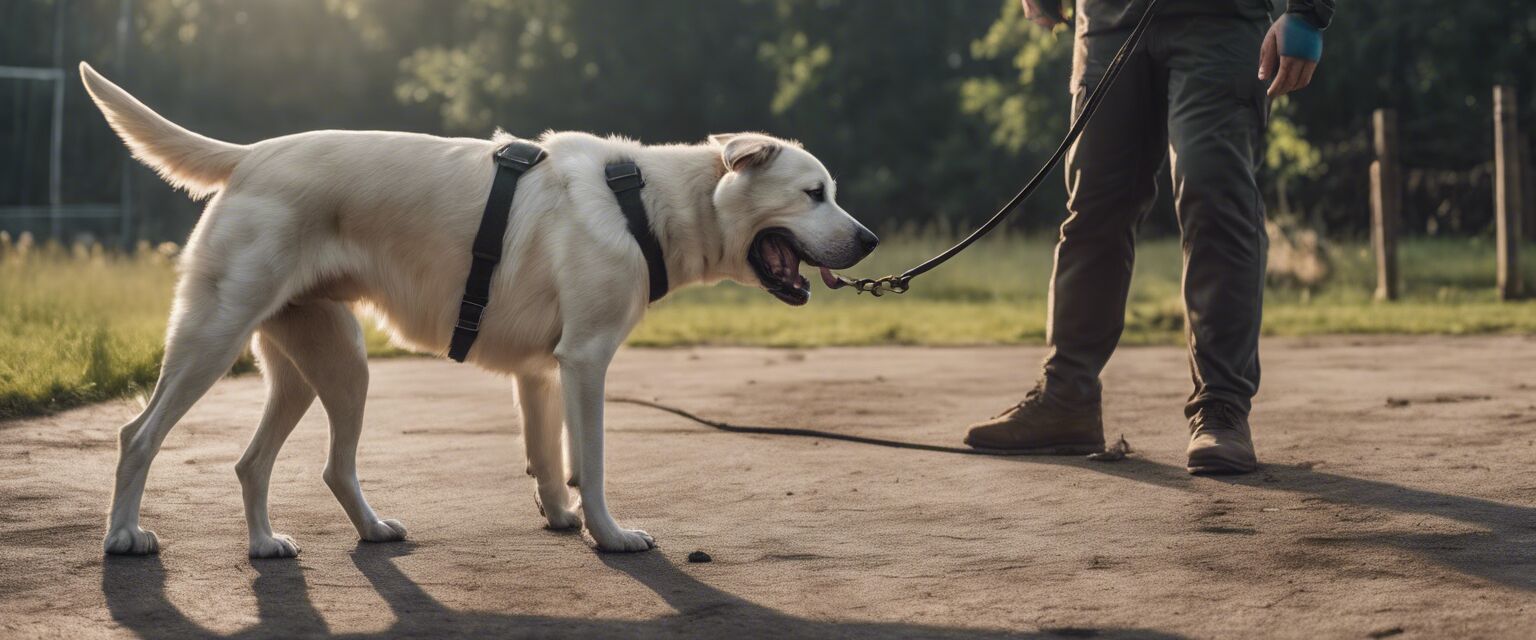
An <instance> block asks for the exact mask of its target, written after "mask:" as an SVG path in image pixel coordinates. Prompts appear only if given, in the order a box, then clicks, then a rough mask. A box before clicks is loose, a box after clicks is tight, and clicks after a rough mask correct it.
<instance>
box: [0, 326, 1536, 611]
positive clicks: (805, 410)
mask: <svg viewBox="0 0 1536 640" xmlns="http://www.w3.org/2000/svg"><path fill="white" fill-rule="evenodd" d="M1041 355H1042V351H1041V350H1039V349H1030V348H975V349H921V348H872V349H824V350H814V351H784V350H760V349H696V350H663V351H649V350H629V351H626V352H624V353H623V354H621V356H620V358H619V360H618V361H617V362H616V363H615V366H614V368H613V370H612V373H611V375H610V378H609V380H610V392H611V393H612V394H614V395H629V396H638V397H644V398H651V399H658V400H660V401H662V402H666V403H669V404H675V405H677V406H679V407H682V408H685V409H688V410H691V411H695V412H698V413H701V414H704V415H707V416H709V417H714V418H718V419H723V420H728V421H732V422H738V423H743V424H755V425H777V426H802V427H814V428H820V429H831V430H838V431H845V432H849V433H859V434H867V435H877V436H882V437H891V438H904V439H910V440H915V441H921V442H930V443H936V444H952V443H955V442H957V441H958V440H959V438H960V436H961V434H962V431H963V430H962V425H964V424H965V423H966V422H967V421H969V420H972V419H977V418H983V417H987V416H989V415H992V414H994V413H996V412H997V411H998V410H1000V409H1002V408H1003V407H1004V406H1006V405H1007V404H1009V403H1010V402H1011V401H1013V400H1015V399H1016V398H1017V397H1018V396H1019V395H1020V393H1021V391H1022V390H1023V389H1024V387H1025V385H1026V384H1027V383H1028V382H1029V381H1030V379H1031V377H1032V375H1033V373H1034V371H1035V367H1036V363H1037V362H1038V360H1039V358H1040V357H1041ZM1264 357H1265V363H1264V370H1265V381H1264V390H1263V392H1262V393H1261V395H1260V397H1259V398H1258V400H1257V404H1256V407H1255V411H1254V423H1255V426H1256V434H1257V442H1258V445H1259V450H1260V455H1261V457H1262V458H1263V461H1264V462H1265V466H1264V468H1263V469H1262V470H1261V471H1260V472H1259V473H1257V474H1254V475H1251V476H1246V477H1239V478H1227V479H1220V478H1192V477H1190V476H1188V475H1186V474H1185V473H1184V470H1183V467H1182V462H1183V460H1182V457H1181V455H1182V452H1183V447H1184V438H1185V436H1184V434H1185V427H1184V422H1183V418H1182V414H1181V407H1182V403H1183V400H1184V396H1185V395H1186V394H1187V392H1188V386H1189V379H1188V374H1187V370H1186V368H1185V361H1184V354H1183V352H1182V350H1180V349H1175V348H1144V349H1125V350H1123V351H1122V352H1121V353H1120V354H1119V355H1117V356H1116V358H1115V360H1114V363H1113V364H1112V365H1111V368H1110V370H1109V371H1108V372H1107V374H1106V387H1107V394H1108V395H1107V402H1106V419H1107V421H1108V425H1109V430H1110V432H1111V437H1113V436H1114V435H1115V434H1119V433H1122V432H1123V433H1124V434H1125V437H1126V438H1127V439H1128V440H1129V441H1130V442H1131V443H1132V445H1133V446H1134V447H1135V448H1136V450H1137V453H1136V455H1135V456H1133V457H1132V458H1131V459H1129V460H1126V461H1123V462H1119V463H1094V462H1088V461H1085V460H1082V459H1078V458H992V457H978V456H959V455H953V454H943V453H928V452H920V451H899V450H891V449H882V448H876V447H871V446H865V445H859V444H850V443H841V442H821V441H814V440H809V439H791V438H767V437H758V436H742V435H733V434H726V433H720V432H715V431H711V430H709V429H706V428H704V427H700V426H698V425H696V424H693V423H690V422H688V421H685V420H683V419H681V418H678V417H675V416H672V415H668V414H665V413H661V412H658V411H655V410H652V409H647V408H643V407H638V406H632V405H622V404H610V406H609V410H608V417H609V423H608V424H609V427H608V433H609V434H610V435H609V443H610V451H609V456H608V464H609V467H608V468H609V477H610V492H609V496H610V503H611V504H612V505H613V509H614V512H615V514H616V515H617V517H618V518H619V520H620V521H621V522H622V523H625V524H627V525H630V526H638V527H640V528H644V529H646V530H647V531H649V532H650V533H652V534H654V535H655V536H656V538H657V540H658V542H659V543H660V544H661V547H660V548H659V549H658V550H655V551H652V552H648V553H643V554H638V555H627V556H618V555H599V554H597V553H596V552H594V551H592V550H591V549H590V548H589V547H587V546H586V545H585V544H584V543H583V541H582V539H581V538H580V537H579V536H576V535H572V534H560V533H553V532H549V531H545V530H544V529H542V528H541V524H542V520H541V519H540V518H539V515H538V512H537V511H536V509H535V507H534V502H533V481H532V479H530V478H528V477H526V476H525V475H524V474H523V469H524V461H523V454H522V444H521V442H520V439H519V437H518V431H519V427H518V420H517V417H516V415H517V414H516V409H515V405H514V399H513V393H512V391H511V388H510V386H511V385H510V383H509V381H507V380H505V379H502V378H498V377H495V376H492V375H489V374H486V373H483V372H480V371H478V370H475V369H472V368H468V367H465V366H462V365H454V364H452V363H448V362H442V361H432V360H414V359H406V360H388V361H381V362H376V363H374V374H373V383H372V390H371V395H372V401H371V403H370V405H369V419H368V426H367V428H366V430H365V433H364V440H363V447H362V454H361V463H360V464H361V473H362V478H363V485H364V487H365V489H366V490H367V491H368V494H369V497H370V500H371V502H372V503H373V505H374V507H375V508H377V509H378V510H379V512H380V513H381V514H383V515H385V516H388V517H397V518H400V519H402V520H403V521H404V522H405V523H406V525H407V526H408V527H409V528H410V541H409V542H405V543H392V544H369V543H359V542H357V540H356V536H355V533H354V532H353V530H352V528H351V526H350V525H349V524H348V522H347V520H346V518H345V516H344V514H343V513H342V511H341V509H340V507H339V506H338V505H337V503H336V502H335V500H334V499H333V498H332V497H331V496H330V494H329V492H328V490H327V489H326V488H325V485H324V484H323V483H322V482H321V479H320V471H321V468H322V466H323V464H324V455H325V454H324V449H325V443H326V427H325V416H324V412H323V411H322V410H321V409H319V408H318V405H316V406H317V408H315V409H313V410H312V411H311V412H310V415H309V416H307V417H306V418H305V422H304V424H302V425H300V427H299V429H298V431H297V432H296V433H295V434H294V436H293V438H292V439H291V440H290V441H289V444H288V446H287V448H286V450H285V451H284V453H283V456H282V457H281V458H280V459H279V461H278V464H277V470H276V472H275V474H274V477H273V489H272V512H273V522H274V526H275V527H276V528H277V530H278V531H281V532H285V533H289V534H292V535H293V536H294V537H295V538H296V539H297V540H298V542H299V544H300V545H302V546H303V553H302V554H301V555H300V556H299V558H298V559H297V560H296V561H295V560H268V561H251V560H248V559H247V558H246V556H245V551H246V550H245V529H244V524H243V520H242V512H241V506H240V491H239V489H238V485H237V483H236V481H235V477H234V473H233V470H232V468H233V464H234V462H235V460H236V459H237V458H238V457H239V455H240V452H241V450H242V449H243V448H244V446H245V443H246V440H247V438H248V437H249V435H250V432H251V431H252V429H253V427H254V425H255V423H256V421H257V419H258V417H259V415H260V411H261V405H262V398H263V388H262V383H261V380H260V379H259V378H257V377H254V376H246V377H241V378H235V379H230V380H226V381H224V382H222V383H220V384H219V385H218V386H217V387H215V389H214V390H213V391H212V392H211V393H210V394H209V396H208V397H207V398H205V399H204V400H203V402H202V403H201V404H199V405H198V406H197V408H195V409H194V410H193V412H192V413H191V414H190V415H189V416H188V417H187V418H186V419H185V420H184V421H183V422H182V423H181V425H180V426H179V427H177V429H176V430H175V431H173V432H172V433H171V435H170V437H169V438H168V439H167V440H166V444H165V448H164V450H163V452H162V453H161V455H160V458H159V459H158V460H157V462H156V463H155V466H154V469H153V471H152V472H151V474H150V482H149V491H148V494H147V496H146V500H145V507H144V523H145V526H146V527H147V528H151V529H154V530H156V531H157V532H158V533H159V534H160V538H161V542H162V544H163V545H164V548H163V550H162V552H161V554H160V555H159V556H152V557H143V558H103V556H102V554H101V535H102V533H103V525H104V518H105V515H104V514H105V512H106V507H107V502H108V499H109V496H110V488H109V483H110V482H111V478H112V469H113V463H114V459H115V456H116V451H115V437H114V434H115V431H116V427H117V426H118V425H119V424H121V423H123V422H126V421H127V420H128V419H129V418H130V417H131V416H132V414H134V413H135V409H136V404H135V403H132V402H119V403H112V404H106V405H99V406H94V407H89V408H85V409H81V410H77V411H71V412H68V413H64V414H60V415H56V416H51V417H46V418H40V419H35V420H26V421H20V422H11V423H3V424H0V461H3V462H0V635H3V636H7V637H60V638H72V639H73V638H95V637H120V636H132V635H139V636H144V637H154V638H162V637H209V636H230V637H305V636H323V635H344V636H349V637H373V636H389V637H395V636H435V635H457V636H493V635H494V636H514V637H523V636H533V637H655V636H691V637H699V636H731V637H755V636H767V635H776V636H788V637H865V636H880V637H886V636H914V637H917V636H921V637H954V638H970V637H1004V636H1008V637H1012V636H1036V637H1077V638H1081V637H1168V638H1174V637H1204V638H1221V637H1226V638H1237V637H1260V636H1262V637H1294V638H1314V637H1338V638H1384V637H1404V638H1418V637H1424V638H1441V637H1453V636H1456V637H1530V634H1531V633H1532V631H1531V630H1532V629H1533V628H1536V465H1533V463H1532V461H1533V459H1536V337H1492V338H1464V339H1450V338H1411V339H1410V338H1376V339H1345V338H1337V339H1325V340H1270V341H1267V342H1266V343H1265V351H1264ZM695 550H703V551H706V552H708V553H709V554H711V555H712V556H713V558H714V561H713V562H712V563H709V564H690V563H688V562H687V559H686V558H687V556H688V554H689V552H692V551H695Z"/></svg>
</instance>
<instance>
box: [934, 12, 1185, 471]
mask: <svg viewBox="0 0 1536 640" xmlns="http://www.w3.org/2000/svg"><path fill="white" fill-rule="evenodd" d="M1127 35H1128V32H1117V33H1108V34H1101V35H1095V36H1090V37H1086V38H1079V39H1078V41H1077V46H1076V52H1075V55H1074V60H1073V72H1072V77H1073V80H1072V87H1073V90H1072V92H1073V114H1074V117H1075V116H1076V115H1077V114H1080V113H1081V111H1082V109H1083V104H1084V102H1085V101H1086V100H1087V97H1088V94H1089V93H1090V92H1091V91H1092V90H1093V88H1094V87H1095V86H1097V85H1098V82H1099V81H1100V79H1102V78H1103V75H1104V72H1105V70H1106V69H1107V67H1108V66H1109V61H1110V60H1111V59H1112V58H1113V57H1114V55H1115V52H1116V51H1117V50H1118V49H1119V48H1120V45H1121V44H1122V43H1123V42H1124V41H1125V37H1126V36H1127ZM1163 86H1164V85H1163V77H1162V76H1161V74H1160V73H1158V72H1157V70H1156V69H1155V67H1154V66H1153V65H1152V64H1151V61H1150V59H1149V58H1148V56H1147V54H1146V53H1145V48H1143V49H1142V50H1141V51H1138V52H1137V53H1136V54H1134V55H1133V56H1132V58H1131V59H1130V60H1129V62H1128V64H1127V66H1126V68H1125V70H1124V71H1123V72H1122V73H1121V74H1120V77H1119V80H1117V81H1116V83H1115V86H1114V87H1112V88H1111V89H1110V90H1109V94H1108V95H1107V96H1105V100H1104V102H1103V103H1102V104H1101V106H1100V108H1099V110H1098V113H1097V114H1096V115H1095V116H1094V118H1093V121H1092V122H1091V123H1090V124H1089V126H1088V128H1087V129H1086V130H1085V131H1084V132H1083V135H1082V137H1081V138H1079V139H1078V141H1077V144H1075V145H1073V147H1072V149H1071V151H1070V152H1069V153H1068V155H1067V159H1066V179H1067V192H1068V202H1067V208H1068V211H1069V212H1070V216H1069V217H1068V219H1067V221H1066V222H1065V223H1064V224H1062V226H1061V237H1060V241H1059V243H1058V244H1057V246H1056V266H1055V270H1054V272H1053V273H1052V276H1051V294H1050V310H1049V312H1048V313H1049V316H1048V319H1047V321H1048V323H1049V324H1048V328H1047V343H1048V344H1049V346H1050V348H1051V350H1050V354H1049V355H1048V356H1047V357H1046V359H1045V362H1044V364H1043V368H1044V376H1043V380H1042V382H1041V384H1040V386H1039V387H1038V388H1036V389H1035V390H1033V391H1031V392H1030V393H1029V395H1028V396H1027V397H1026V398H1025V399H1024V400H1023V401H1022V402H1020V403H1019V404H1018V405H1016V406H1014V407H1011V408H1009V409H1007V410H1006V411H1004V412H1003V413H1002V414H1000V415H998V416H996V417H994V418H992V419H991V420H987V421H985V422H981V423H977V424H974V425H972V427H971V430H970V432H969V433H968V434H967V436H966V439H965V441H966V443H967V444H969V445H971V446H973V447H977V448H980V449H992V450H1000V451H1009V452H1015V453H1038V454H1062V455H1076V454H1081V453H1085V452H1086V453H1092V452H1095V451H1099V450H1102V449H1103V446H1104V429H1103V424H1102V421H1101V419H1100V411H1099V371H1101V370H1102V369H1103V368H1104V365H1105V363H1107V362H1108V361H1109V356H1110V354H1111V353H1113V352H1114V350H1115V345H1116V344H1117V343H1118V342H1119V340H1120V332H1121V331H1122V330H1123V329H1124V328H1125V299H1126V295H1127V293H1128V292H1129V290H1130V283H1131V266H1132V263H1133V262H1134V260H1135V234H1136V224H1137V223H1138V222H1139V221H1140V220H1141V218H1142V217H1144V216H1145V215H1146V213H1147V211H1149V210H1150V209H1151V207H1152V203H1153V201H1154V200H1155V198H1156V196H1157V184H1156V179H1157V171H1158V168H1159V167H1160V166H1161V165H1162V162H1163V158H1164V156H1165V154H1166V152H1167V151H1166V149H1167V134H1166V131H1165V129H1164V126H1163V123H1164V122H1165V121H1166V118H1165V115H1164V111H1163V105H1164V103H1165V99H1164V92H1163Z"/></svg>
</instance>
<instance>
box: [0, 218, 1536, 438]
mask: <svg viewBox="0 0 1536 640" xmlns="http://www.w3.org/2000/svg"><path fill="white" fill-rule="evenodd" d="M1049 240H1050V239H1049V238H1046V237H1039V238H1024V237H1021V236H1018V235H1013V236H1007V235H1004V236H999V237H995V238H990V239H988V240H986V241H983V242H981V243H979V244H977V245H976V246H975V247H973V248H972V249H971V250H969V251H967V252H966V253H964V254H962V255H961V256H960V257H959V258H957V259H956V260H955V261H954V262H952V263H950V264H948V265H946V266H944V267H943V268H941V269H939V270H938V271H935V272H932V273H930V274H928V275H926V276H924V277H923V278H922V279H920V280H918V281H917V282H916V286H915V287H914V288H913V291H912V292H911V293H909V294H907V295H904V296H892V295H886V296H885V297H882V298H878V299H877V298H874V297H871V296H869V295H862V296H861V295H854V294H853V293H851V292H846V291H827V290H825V289H823V288H821V287H820V286H819V285H817V286H816V288H817V291H816V293H815V296H814V299H813V300H812V302H811V304H810V305H808V306H806V307H802V308H794V307H789V306H786V305H784V304H782V303H780V302H778V301H776V300H774V299H773V298H772V297H770V296H768V295H766V294H764V293H763V292H761V291H758V290H756V289H752V288H748V287H742V286H736V285H720V286H716V287H701V288H695V289H689V290H685V291H681V292H678V293H676V294H674V295H673V296H671V297H669V298H668V299H667V300H666V301H665V302H662V303H661V304H658V305H656V306H655V307H654V308H653V309H652V310H651V312H650V314H649V315H648V316H647V317H646V320H645V322H644V323H642V324H641V326H640V327H639V328H638V329H637V330H636V331H635V333H634V335H633V336H632V337H631V338H630V344H631V345H633V346H647V347H671V346H682V345H762V346H778V347H808V346H823V345H889V344H898V345H970V344H1036V345H1038V344H1041V343H1043V342H1044V339H1045V311H1046V296H1047V284H1048V280H1049V277H1050V270H1051V251H1052V245H1051V243H1050V241H1049ZM947 244H948V243H947V240H945V239H942V238H917V237H907V238H895V239H889V240H887V242H886V243H885V244H884V245H882V247H881V249H880V251H878V252H876V253H875V255H874V256H872V257H871V259H870V260H869V261H868V262H866V263H865V264H863V265H860V266H859V267H858V268H856V269H852V270H850V272H851V273H853V274H857V275H869V276H877V275H885V274H887V273H892V272H896V271H900V270H901V269H903V268H905V267H908V266H910V265H912V264H916V263H917V262H919V261H920V260H922V259H923V258H926V257H927V256H929V255H932V254H933V253H935V252H937V251H939V250H941V249H943V248H944V247H945V246H947ZM1399 250H1400V251H1401V253H1402V269H1403V276H1404V287H1403V290H1404V300H1403V301H1401V302H1397V303H1393V304H1378V303H1375V302H1372V301H1371V292H1372V290H1373V288H1374V280H1373V278H1374V275H1373V271H1372V262H1371V255H1370V252H1369V249H1367V248H1366V247H1364V246H1362V245H1358V244H1352V245H1342V246H1336V247H1335V249H1334V251H1333V256H1334V268H1335V274H1334V277H1333V279H1332V281H1331V282H1330V283H1329V284H1328V285H1326V286H1325V287H1323V288H1322V289H1321V290H1318V291H1300V290H1296V289H1284V288H1272V289H1271V290H1270V291H1269V293H1268V302H1267V305H1266V309H1265V324H1264V331H1265V334H1266V335H1318V334H1337V333H1405V334H1427V333H1435V334H1457V335H1460V334H1483V333H1536V302H1521V303H1500V302H1498V300H1497V299H1496V297H1495V295H1494V290H1493V285H1494V278H1493V253H1494V249H1493V246H1492V243H1491V242H1489V241H1487V240H1466V239H1459V240H1414V241H1409V242H1406V243H1404V245H1403V246H1402V247H1401V248H1400V249H1399ZM1527 251H1528V252H1529V253H1526V255H1536V247H1531V248H1530V249H1527ZM1532 262H1536V261H1532ZM1532 266H1536V265H1532V264H1528V266H1527V269H1526V279H1527V282H1536V268H1531V267H1532ZM1179 273H1180V255H1179V246H1178V242H1177V241H1175V240H1156V241H1150V242H1144V243H1142V245H1141V247H1140V249H1139V253H1138V261H1137V267H1136V278H1135V283H1134V285H1133V288H1132V292H1131V300H1130V303H1129V306H1128V309H1127V313H1126V333H1125V338H1124V339H1123V340H1122V342H1123V343H1124V344H1177V343H1180V342H1181V341H1182V340H1183V337H1182V332H1183V324H1184V318H1183V306H1182V304H1181V302H1180V298H1179ZM813 280H814V278H813ZM174 283H175V270H174V247H170V246H168V247H166V248H165V249H164V250H155V249H150V248H148V247H142V248H141V249H140V250H139V251H138V252H137V253H135V254H134V255H132V256H115V255H112V254H109V253H105V252H103V251H101V249H100V248H99V247H98V248H94V249H90V248H84V247H77V248H75V249H73V250H64V249H61V248H58V247H51V248H39V247H32V246H24V245H23V244H21V243H12V242H10V241H8V240H5V239H0V419H4V418H8V417H15V416H23V415H35V414H38V413H45V412H48V411H54V410H58V409H62V408H66V407H70V406H76V405H79V404H82V403H86V402H93V401H97V400H103V399H108V398H116V397H122V396H125V395H130V394H133V393H137V392H141V391H143V390H146V389H147V388H148V387H149V386H150V385H152V384H153V383H154V379H155V376H156V374H157V372H158V367H159V360H160V355H161V350H162V347H161V345H162V342H163V338H164V332H165V323H166V316H167V314H168V312H169V307H170V302H171V291H172V287H173V286H174ZM365 326H367V325H366V324H365ZM367 343H368V349H369V353H370V354H371V355H374V356H381V355H394V354H399V353H403V352H402V351H400V350H399V349H396V348H394V347H392V346H391V345H390V344H389V343H388V340H387V338H386V337H385V336H384V334H382V333H381V332H379V331H377V330H375V329H373V328H372V327H371V326H370V327H369V331H368V335H367ZM251 366H252V363H251V360H250V357H249V356H248V355H247V356H245V357H244V358H243V359H242V361H241V362H240V363H238V364H237V365H236V368H237V370H242V369H243V370H249V369H250V368H251Z"/></svg>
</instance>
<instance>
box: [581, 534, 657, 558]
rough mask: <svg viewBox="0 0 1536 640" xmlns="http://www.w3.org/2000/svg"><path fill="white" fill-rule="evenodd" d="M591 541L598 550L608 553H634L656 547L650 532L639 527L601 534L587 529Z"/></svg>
mask: <svg viewBox="0 0 1536 640" xmlns="http://www.w3.org/2000/svg"><path fill="white" fill-rule="evenodd" d="M587 533H588V534H589V535H591V536H592V541H593V542H594V543H596V544H597V550H598V551H606V552H609V553H634V552H636V551H649V550H651V549H655V548H656V539H655V538H652V537H651V534H649V533H646V532H644V531H641V530H639V529H615V530H613V531H611V532H606V533H603V534H601V535H599V534H598V532H596V531H591V530H588V531H587Z"/></svg>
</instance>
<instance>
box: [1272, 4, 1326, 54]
mask: <svg viewBox="0 0 1536 640" xmlns="http://www.w3.org/2000/svg"><path fill="white" fill-rule="evenodd" d="M1280 20H1281V21H1282V22H1284V24H1283V25H1281V31H1280V55H1282V56H1286V57H1290V58H1301V59H1303V60H1311V61H1313V62H1317V61H1318V60H1321V59H1322V58H1323V32H1322V30H1321V29H1318V28H1317V27H1316V26H1314V25H1313V24H1312V23H1311V22H1309V21H1307V19H1306V18H1303V17H1301V16H1296V15H1291V14H1289V13H1288V14H1285V15H1283V16H1280Z"/></svg>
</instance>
